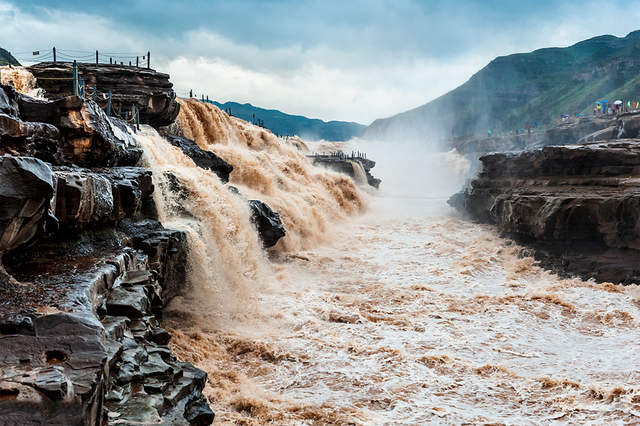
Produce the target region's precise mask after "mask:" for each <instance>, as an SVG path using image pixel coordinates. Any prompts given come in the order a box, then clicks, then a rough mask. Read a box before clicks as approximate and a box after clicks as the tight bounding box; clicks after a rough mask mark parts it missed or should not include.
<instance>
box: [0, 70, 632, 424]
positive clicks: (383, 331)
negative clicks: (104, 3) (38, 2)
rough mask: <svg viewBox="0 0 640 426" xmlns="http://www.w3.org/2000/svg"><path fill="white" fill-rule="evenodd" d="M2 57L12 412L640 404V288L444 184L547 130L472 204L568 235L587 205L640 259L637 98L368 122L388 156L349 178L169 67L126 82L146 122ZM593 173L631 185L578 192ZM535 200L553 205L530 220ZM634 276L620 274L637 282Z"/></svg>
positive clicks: (475, 189) (362, 414) (50, 419)
mask: <svg viewBox="0 0 640 426" xmlns="http://www.w3.org/2000/svg"><path fill="white" fill-rule="evenodd" d="M110 71H113V72H118V71H117V67H113V69H111V70H110ZM1 72H2V74H1V75H2V81H3V83H8V82H9V80H11V85H7V84H3V86H2V90H1V91H0V111H1V114H0V129H1V130H0V142H1V145H0V148H1V149H2V151H1V154H2V155H3V156H2V157H0V159H1V160H2V162H1V163H0V164H1V165H0V173H1V174H0V176H1V177H2V180H1V181H0V182H1V185H0V187H1V188H2V193H0V196H1V197H2V216H1V217H0V219H1V221H0V226H1V228H0V230H1V231H2V235H1V237H0V251H1V252H2V258H1V259H2V270H1V271H0V287H1V288H2V290H3V298H2V305H1V306H0V309H1V310H0V351H2V352H1V355H2V357H0V361H1V362H2V364H0V419H2V421H4V422H5V423H8V424H29V422H31V423H36V422H38V423H39V424H114V425H115V424H127V423H129V424H131V423H133V424H162V422H164V424H176V425H179V424H185V425H186V424H210V423H211V422H212V421H214V414H213V413H214V412H215V421H216V422H217V423H220V424H238V425H259V424H265V425H266V424H281V425H291V424H300V425H312V424H339V425H371V424H373V425H378V424H379V425H384V424H407V425H409V424H443V425H444V424H464V423H470V424H510V423H511V424H513V423H518V424H544V422H547V423H548V422H555V423H558V424H598V422H601V421H602V419H606V420H607V421H609V422H611V423H614V424H615V423H616V422H617V423H619V424H633V422H634V421H637V420H636V419H637V417H638V413H639V412H640V388H638V386H637V379H638V377H637V376H638V373H637V362H638V361H640V359H639V358H638V351H637V348H638V345H639V344H640V340H639V339H638V333H637V327H638V321H639V318H640V314H639V311H638V300H639V297H640V294H638V292H637V288H636V287H637V286H636V285H628V286H621V285H614V284H613V283H611V282H609V281H611V280H610V279H609V278H610V277H609V276H606V275H602V274H601V275H598V274H592V275H590V276H586V277H584V278H585V279H582V278H580V276H578V275H580V274H576V276H573V277H570V278H563V277H562V276H559V275H556V274H554V273H551V272H549V271H548V270H545V269H542V268H541V267H540V266H539V265H538V263H537V262H536V260H535V259H534V257H532V254H534V253H532V252H531V249H530V248H528V247H527V246H525V245H524V243H529V241H522V243H523V245H519V244H516V243H514V242H512V241H510V240H507V239H504V238H501V236H500V231H499V230H496V228H495V227H493V226H490V225H487V224H480V223H474V222H469V221H465V220H462V217H461V215H460V214H458V213H457V212H455V211H454V210H453V209H452V208H450V207H448V206H447V205H446V200H447V198H448V197H449V195H450V194H451V193H453V192H455V191H457V190H458V189H459V188H460V187H462V186H463V183H464V182H465V180H466V179H468V178H470V177H471V176H472V171H473V166H474V161H476V160H477V157H479V156H480V155H484V154H487V153H488V152H490V151H492V150H494V149H496V147H497V149H500V150H502V151H510V150H512V149H514V147H515V149H518V148H527V147H528V148H530V150H529V151H525V152H523V153H520V154H515V153H512V154H509V153H506V154H505V153H502V154H489V155H485V156H483V157H482V162H483V164H484V165H485V171H484V174H482V175H480V176H479V178H478V179H476V180H475V181H474V182H475V183H473V184H472V185H473V186H472V189H470V190H469V191H468V193H466V194H465V195H464V196H459V197H458V201H459V202H460V203H461V205H462V206H466V207H465V208H467V209H468V210H469V212H472V210H473V209H472V207H473V208H474V209H475V210H473V212H475V213H474V214H477V216H482V217H484V218H485V219H490V220H494V221H496V222H498V224H499V225H501V226H502V227H503V230H507V228H508V230H509V231H512V233H513V234H516V233H519V234H522V235H525V236H526V235H528V236H529V237H536V238H540V239H541V240H544V238H546V237H548V238H549V239H550V240H551V242H557V241H555V240H558V241H559V240H561V239H562V238H563V237H566V236H567V235H569V236H571V235H574V234H573V231H574V228H575V225H574V222H572V220H571V219H570V217H575V218H580V222H579V225H580V226H582V224H583V223H588V224H589V226H588V227H586V228H584V231H585V232H586V231H589V232H592V233H591V234H588V235H587V234H585V236H584V238H585V239H593V238H594V235H600V234H599V233H600V231H602V232H601V233H602V234H603V235H604V236H603V237H602V241H603V244H604V245H605V246H607V247H609V248H612V249H616V250H622V249H624V250H627V254H629V253H631V255H633V254H634V253H635V252H634V251H633V250H635V251H637V250H638V247H637V238H638V231H637V229H638V215H637V211H638V204H637V200H638V194H637V175H638V173H639V172H640V171H639V170H638V169H637V155H638V152H637V148H636V147H637V141H636V137H637V134H635V135H634V134H633V133H632V132H633V129H635V128H636V127H638V126H637V125H636V124H634V123H636V116H634V115H629V116H623V117H620V118H619V119H613V120H606V123H605V122H604V121H602V122H601V121H599V120H595V121H589V120H584V121H580V122H579V123H578V124H572V125H570V126H565V127H561V128H558V129H551V130H550V131H549V132H551V133H548V134H547V133H545V134H544V135H543V134H540V135H535V136H532V137H530V138H529V137H527V136H526V135H523V138H517V139H514V138H509V137H507V138H502V139H498V138H495V139H490V140H485V139H480V138H478V139H470V140H466V141H464V143H462V142H461V143H460V144H459V145H458V149H457V150H452V151H449V152H430V151H423V150H420V149H415V148H413V147H412V150H408V149H406V148H404V147H402V146H401V145H399V144H398V145H392V146H389V144H384V143H373V142H357V141H356V142H353V144H354V147H353V149H356V150H366V151H367V154H368V157H371V158H375V159H376V160H377V163H374V162H373V161H371V160H369V161H371V163H365V162H363V163H360V164H359V165H357V164H352V163H341V164H340V166H339V167H338V169H339V170H342V171H346V172H349V170H345V169H350V171H351V173H353V174H354V177H353V178H351V177H349V176H348V175H347V174H344V173H336V172H333V171H330V170H327V169H324V168H320V167H316V166H314V165H313V164H312V163H313V161H314V158H321V157H322V156H321V155H317V156H314V155H313V154H312V153H309V152H306V151H305V150H304V143H303V142H301V141H300V140H299V139H296V138H285V139H282V138H277V137H275V136H274V135H273V134H271V133H270V132H268V131H266V130H265V129H262V128H259V127H257V126H254V125H252V124H250V123H247V122H245V121H243V120H240V119H238V118H236V117H231V116H229V115H227V114H226V113H225V112H223V111H221V110H220V109H218V108H217V107H215V106H214V105H211V104H208V103H203V102H200V101H198V100H196V99H181V98H175V96H172V94H171V87H170V86H168V84H169V85H170V83H169V80H168V76H166V74H165V75H163V74H161V73H156V74H153V73H152V71H146V70H145V73H149V75H148V77H149V79H147V80H146V81H147V82H146V83H145V84H141V85H139V86H136V85H135V84H133V83H131V85H130V86H129V87H130V88H135V89H136V90H142V91H145V90H148V91H155V90H154V89H153V88H151V87H152V85H153V84H156V83H157V84H159V85H161V86H162V87H161V89H162V90H157V92H162V93H164V94H163V95H162V96H163V97H162V99H163V101H162V102H158V103H154V102H153V100H151V101H150V99H152V97H150V96H148V95H147V94H145V93H142V94H139V95H138V98H136V97H135V96H133V94H129V95H128V96H129V98H126V99H128V102H131V104H135V103H137V105H138V106H139V107H140V109H141V111H142V110H143V105H149V104H157V105H160V107H159V109H154V108H149V109H148V110H147V111H145V112H144V113H145V114H148V116H147V122H148V123H149V124H150V125H144V124H143V125H142V126H141V128H140V130H138V129H137V128H136V126H135V125H133V124H132V123H131V122H127V121H126V120H122V119H120V118H115V117H107V116H106V114H105V113H104V111H103V109H102V107H104V105H103V103H104V102H103V101H101V100H99V102H98V103H96V102H94V101H92V100H86V99H82V98H80V97H73V96H64V95H61V96H59V97H58V96H57V95H55V96H54V94H51V95H47V93H44V94H43V93H42V92H39V91H38V89H42V87H41V86H40V85H39V84H38V82H37V79H32V77H30V76H29V74H28V73H26V71H25V70H23V69H15V70H14V71H10V70H9V69H7V68H2V71H1ZM34 72H35V73H36V74H37V73H38V71H35V70H34ZM41 72H43V73H44V71H41ZM56 72H58V71H56ZM66 72H67V73H68V72H69V71H68V70H67V71H66ZM86 72H87V73H90V72H91V70H90V69H89V68H87V69H86ZM127 72H129V71H127ZM43 75H44V74H43ZM47 75H52V74H47ZM145 75H146V74H145ZM87 81H91V80H90V79H89V78H87ZM96 81H98V80H96ZM101 81H102V83H101V84H102V85H103V86H101V87H104V89H100V90H106V89H107V88H108V83H107V80H101ZM149 81H151V82H152V83H151V84H150V83H148V82H149ZM153 82H156V83H153ZM143 86H146V89H145V88H144V87H143ZM16 89H18V90H16ZM50 90H52V92H53V89H52V88H50ZM131 91H132V92H133V91H134V90H131ZM24 93H32V94H34V95H38V96H40V97H41V98H40V99H36V98H33V97H31V96H27V95H25V94H24ZM43 95H44V97H48V96H50V97H51V99H42V97H43ZM121 99H125V97H124V96H123V97H122V98H121ZM122 102H124V101H122ZM128 107H129V104H127V106H126V107H122V109H123V110H125V109H128ZM154 117H155V118H154ZM167 117H169V118H167ZM172 120H174V122H173V123H169V122H168V121H172ZM153 126H156V127H157V128H155V127H153ZM614 129H615V130H616V131H614ZM620 129H624V131H625V132H627V133H625V134H624V135H623V134H622V133H621V132H620ZM554 132H555V133H554ZM577 135H580V136H579V137H577ZM590 135H591V137H590V138H587V139H588V142H590V144H587V145H585V146H583V147H580V148H577V147H571V146H569V145H572V144H574V143H575V142H577V141H578V140H579V139H581V138H583V137H588V136H590ZM620 135H622V136H625V137H624V138H623V139H618V137H619V136H620ZM612 139H613V140H612ZM365 143H366V145H363V144H365ZM358 144H360V145H358ZM554 144H558V145H567V146H560V147H558V146H549V147H546V148H543V149H541V150H539V149H538V148H541V147H542V146H543V145H554ZM341 149H343V150H344V152H349V151H350V150H351V149H350V148H349V145H344V146H341ZM356 157H359V156H356ZM350 158H351V157H348V158H345V160H349V161H351V159H350ZM330 161H331V160H330ZM372 163H373V164H372ZM346 164H348V165H349V166H348V167H347V166H346ZM373 165H375V166H376V174H377V175H378V174H379V175H380V176H381V177H382V178H383V185H382V186H380V191H379V192H376V193H374V195H373V196H372V195H371V194H370V191H371V189H370V188H369V186H368V185H367V184H366V183H365V180H368V181H369V183H370V184H371V180H369V179H367V176H366V172H367V171H368V170H370V169H371V167H372V166H373ZM343 166H345V167H343ZM373 179H375V178H373ZM376 180H377V179H376ZM377 184H379V181H378V182H377ZM373 186H375V185H373ZM561 187H562V188H565V189H566V192H560V191H559V188H561ZM536 189H539V190H540V191H538V192H536ZM518 191H520V192H518ZM525 191H528V192H526V193H525ZM545 191H547V192H545ZM580 191H585V192H586V193H587V194H588V196H585V197H584V199H589V200H592V199H593V196H592V195H593V194H600V195H601V196H602V198H607V199H608V198H612V199H613V201H610V202H604V201H602V200H601V199H594V200H593V201H590V202H589V203H583V204H584V207H580V208H578V207H579V206H578V204H581V203H582V201H579V202H576V201H575V200H574V199H571V200H570V202H569V203H565V204H563V203H564V200H565V199H567V200H568V199H569V198H570V196H574V197H575V194H573V193H575V192H580ZM612 194H617V195H619V197H617V198H616V197H612V196H611V195H612ZM460 197H464V198H462V199H461V198H460ZM536 197H537V198H536ZM545 197H547V198H545ZM563 197H564V198H563ZM560 198H562V200H561V201H560V202H558V201H556V200H558V199H560ZM540 200H543V201H549V207H548V208H543V207H544V204H543V203H541V201H540ZM525 201H526V202H525ZM604 204H606V205H607V209H608V210H606V211H615V212H616V214H617V216H616V215H614V217H604V216H605V210H602V209H601V206H603V205H604ZM494 205H495V206H496V207H493V206H494ZM265 206H266V207H265ZM552 207H558V209H557V210H553V209H552ZM536 208H537V209H541V208H542V210H544V211H548V212H549V215H548V217H549V218H555V219H558V220H557V221H556V222H552V221H547V222H548V223H547V222H545V225H548V227H547V228H544V227H543V226H540V227H539V228H535V227H534V226H532V224H531V223H528V222H526V221H523V218H536V217H539V215H538V213H537V210H535V209H536ZM581 209H582V210H581ZM552 211H553V212H555V213H553V214H551V213H552ZM618 212H619V214H618ZM634 212H635V213H634ZM563 215H564V216H563ZM563 218H564V219H566V220H561V219H563ZM591 218H593V220H595V222H589V221H588V220H587V219H589V220H591ZM556 223H557V224H558V225H555V224H556ZM593 223H595V225H594V224H593ZM551 225H553V229H554V231H556V232H557V238H556V233H554V232H550V231H549V229H551ZM561 225H566V227H565V228H562V226H561ZM581 229H582V228H581ZM283 234H284V235H283ZM554 238H555V240H554ZM578 244H580V241H578ZM541 252H542V251H541ZM551 257H553V255H551ZM627 264H628V265H631V266H633V263H632V259H631V260H629V262H627ZM552 266H553V265H552ZM616 266H617V265H614V267H616ZM629 271H630V272H629V274H627V275H625V277H626V278H625V279H622V280H619V281H618V282H623V283H625V284H637V279H636V278H635V277H636V276H637V272H633V268H629ZM589 272H593V271H589ZM605 272H607V270H605ZM608 272H611V269H609V270H608ZM614 272H616V271H614ZM625 273H626V272H625ZM634 274H636V275H634ZM589 278H592V279H589ZM0 424H2V423H1V422H0Z"/></svg>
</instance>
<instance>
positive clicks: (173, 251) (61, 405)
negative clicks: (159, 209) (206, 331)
mask: <svg viewBox="0 0 640 426" xmlns="http://www.w3.org/2000/svg"><path fill="white" fill-rule="evenodd" d="M126 221H129V220H126ZM156 223H157V222H156ZM157 226H159V225H156V229H155V230H154V231H152V232H146V230H147V229H148V227H146V224H142V225H141V224H140V223H136V222H135V221H134V222H132V223H129V224H128V225H127V226H126V227H125V228H126V229H128V230H132V229H134V228H137V234H135V237H134V238H131V235H130V234H127V233H124V232H123V229H125V228H119V229H118V230H115V231H109V230H103V231H101V232H98V233H96V232H91V233H87V232H83V233H81V234H79V235H77V236H73V237H72V238H65V239H63V240H62V241H59V240H55V241H51V242H48V243H42V244H39V245H38V246H37V247H36V248H32V249H26V250H19V251H17V252H13V253H11V254H9V255H8V256H5V264H6V266H7V269H8V271H9V272H10V273H11V277H8V276H7V274H6V273H5V274H4V279H5V281H7V280H11V281H12V282H11V283H7V282H2V283H1V284H2V287H3V289H4V290H5V292H6V293H5V294H8V297H6V298H5V299H4V300H3V304H2V306H1V307H0V324H1V325H0V327H1V330H2V335H1V336H0V391H1V392H4V394H7V395H8V397H7V398H3V399H1V400H0V418H2V419H12V420H15V421H16V422H17V423H16V424H32V423H34V422H39V424H43V425H45V424H56V425H57V424H90V425H101V424H116V423H121V422H123V421H124V422H128V423H143V422H152V423H154V424H157V423H160V421H161V420H163V421H165V424H183V425H187V424H189V423H188V421H187V420H186V416H188V415H189V416H191V415H192V412H191V411H190V410H188V409H187V408H186V406H187V404H190V403H196V402H198V403H200V402H201V399H202V397H201V395H202V394H201V391H202V389H203V387H204V385H205V382H206V373H204V372H203V371H201V370H198V369H197V368H194V367H193V366H192V365H191V364H189V363H182V362H179V361H178V360H177V359H176V358H175V357H174V356H173V355H172V354H171V351H170V350H169V348H168V346H166V345H167V343H168V341H169V339H170V338H171V336H170V334H169V333H167V332H166V331H165V330H163V329H162V328H160V327H159V323H158V320H159V319H160V317H161V315H162V307H163V304H164V303H165V302H166V301H167V300H166V298H165V297H164V295H166V294H167V293H166V292H165V289H170V288H174V290H173V292H175V288H176V287H181V288H180V290H184V287H183V285H184V284H183V283H184V276H182V277H175V276H174V277H173V278H172V277H171V276H170V275H168V274H167V273H166V270H167V269H172V268H175V267H179V266H180V264H182V265H184V263H185V258H186V244H185V243H186V237H185V235H184V234H183V233H182V232H180V231H171V230H166V229H157ZM160 234H164V236H165V237H166V238H164V239H163V238H159V237H160V236H161V235H160ZM122 241H127V243H126V244H128V245H129V246H131V247H129V246H127V247H122V245H121V242H122ZM150 241H153V242H154V244H153V245H154V246H155V247H154V248H155V250H154V251H153V253H152V255H151V256H149V255H147V253H149V250H148V249H149V242H150ZM158 266H160V268H158V269H160V271H161V273H158V271H157V270H156V269H152V268H153V267H158ZM183 271H184V269H183ZM171 281H173V282H171ZM10 288H11V289H12V290H11V291H7V290H9V289H10ZM203 416H204V417H205V418H210V420H211V421H212V420H213V418H212V417H211V416H209V417H207V416H206V414H203ZM103 422H106V423H103Z"/></svg>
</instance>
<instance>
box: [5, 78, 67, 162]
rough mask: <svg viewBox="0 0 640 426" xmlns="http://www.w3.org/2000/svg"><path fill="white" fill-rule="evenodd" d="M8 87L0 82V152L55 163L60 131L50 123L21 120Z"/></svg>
mask: <svg viewBox="0 0 640 426" xmlns="http://www.w3.org/2000/svg"><path fill="white" fill-rule="evenodd" d="M20 97H21V95H20V94H18V93H16V91H15V90H14V89H13V87H11V86H4V85H0V154H9V155H25V156H29V157H36V158H39V159H41V160H44V161H47V162H54V158H55V154H56V152H57V150H58V142H59V140H60V131H59V130H58V129H57V128H56V127H55V126H52V125H50V124H46V123H40V122H29V121H23V120H22V119H21V118H20V108H19V105H18V101H19V99H20Z"/></svg>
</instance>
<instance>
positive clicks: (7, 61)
mask: <svg viewBox="0 0 640 426" xmlns="http://www.w3.org/2000/svg"><path fill="white" fill-rule="evenodd" d="M5 65H15V66H18V67H19V66H20V62H18V60H17V59H16V58H14V57H13V56H11V53H9V52H8V51H6V50H4V49H3V48H2V47H0V66H5Z"/></svg>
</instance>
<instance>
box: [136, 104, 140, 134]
mask: <svg viewBox="0 0 640 426" xmlns="http://www.w3.org/2000/svg"><path fill="white" fill-rule="evenodd" d="M136 127H137V128H138V131H140V109H138V110H137V111H136Z"/></svg>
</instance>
